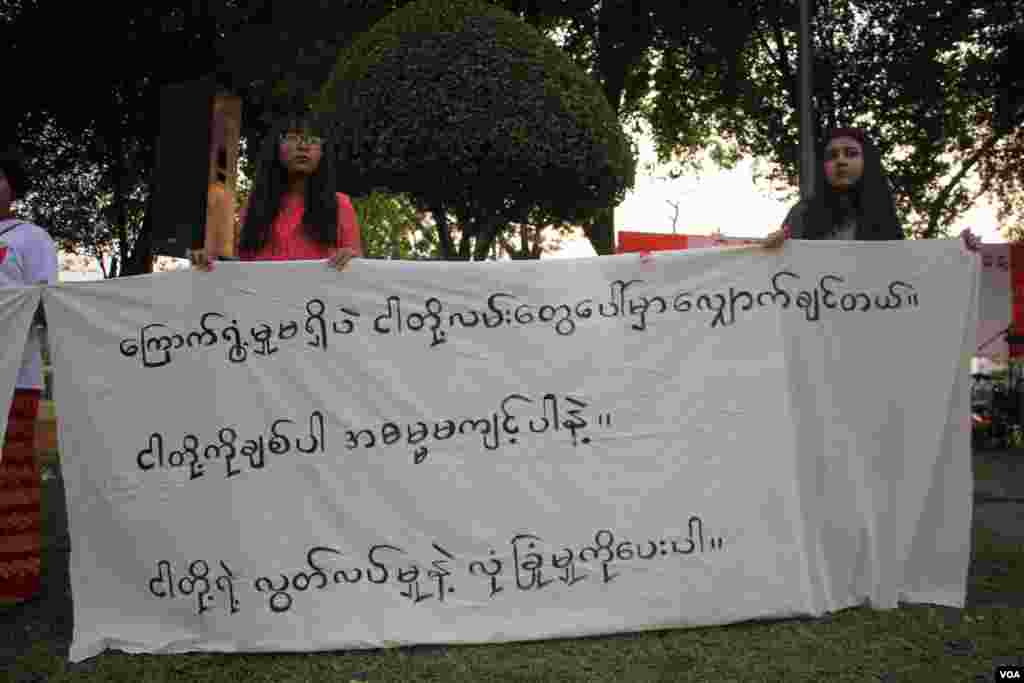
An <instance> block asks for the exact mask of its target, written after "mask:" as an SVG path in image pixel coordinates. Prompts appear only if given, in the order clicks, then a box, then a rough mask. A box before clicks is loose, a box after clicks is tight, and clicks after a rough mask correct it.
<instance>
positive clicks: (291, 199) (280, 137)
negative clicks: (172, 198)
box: [191, 116, 362, 270]
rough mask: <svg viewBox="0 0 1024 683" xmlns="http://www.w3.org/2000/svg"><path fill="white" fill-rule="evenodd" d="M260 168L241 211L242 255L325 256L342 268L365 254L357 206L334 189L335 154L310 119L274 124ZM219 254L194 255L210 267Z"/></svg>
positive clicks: (243, 257) (253, 258)
mask: <svg viewBox="0 0 1024 683" xmlns="http://www.w3.org/2000/svg"><path fill="white" fill-rule="evenodd" d="M325 152H326V153H325ZM257 169H258V170H257V173H256V178H255V179H254V182H253V188H252V193H251V194H250V196H249V201H248V203H247V205H246V207H245V208H244V209H243V210H242V216H241V225H242V228H241V231H240V234H239V236H238V241H237V246H238V255H239V258H240V259H241V260H242V261H299V260H318V259H327V260H328V263H329V265H331V266H332V267H334V268H336V269H337V270H343V269H344V268H345V267H346V266H347V265H348V262H349V261H350V260H351V259H352V258H353V257H354V256H362V247H361V245H360V239H359V225H358V223H357V220H356V212H355V209H354V208H353V207H352V202H351V200H350V199H349V198H348V196H346V195H344V194H342V193H340V192H336V191H335V187H337V185H336V178H335V173H334V155H333V153H332V151H331V150H330V149H329V148H328V145H327V143H326V141H325V140H324V139H323V138H322V137H321V136H320V135H319V133H318V132H317V130H316V127H315V125H314V124H313V123H312V122H311V121H310V120H308V119H307V118H305V117H301V116H295V117H292V118H290V119H287V120H285V121H283V122H282V123H281V124H279V125H278V126H276V127H275V129H274V130H273V131H272V132H271V134H270V135H269V136H267V140H266V141H265V142H264V144H263V148H262V150H261V153H260V158H259V163H258V166H257ZM219 256H225V254H218V253H214V250H211V251H210V252H209V253H207V252H204V251H202V250H200V251H194V252H192V254H191V259H192V263H193V265H194V266H195V267H196V268H197V269H199V270H212V269H213V261H215V260H216V258H217V257H219Z"/></svg>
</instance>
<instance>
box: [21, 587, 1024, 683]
mask: <svg viewBox="0 0 1024 683" xmlns="http://www.w3.org/2000/svg"><path fill="white" fill-rule="evenodd" d="M951 641H970V642H971V643H972V644H973V647H972V648H970V649H971V650H972V651H970V652H969V653H968V654H966V655H959V654H956V652H955V651H953V650H951V649H950V648H949V647H948V646H947V643H950V642H951ZM1022 650H1024V610H1005V609H1004V610H1000V609H976V610H966V611H965V613H964V618H963V620H962V621H961V623H959V624H953V623H950V622H949V620H947V618H946V616H945V613H944V611H943V610H942V609H940V608H935V607H923V606H920V607H919V606H915V607H904V608H901V609H898V610H892V611H885V612H877V611H872V610H868V609H854V610H847V611H845V612H841V613H839V614H837V615H834V616H833V618H832V619H829V620H824V621H820V622H811V621H806V622H799V621H787V622H776V623H749V624H738V625H734V626H725V627H717V628H699V629H689V630H674V631H658V632H647V633H643V634H635V635H627V636H624V637H603V638H589V639H576V640H559V641H545V642H534V643H512V644H503V645H482V646H458V647H451V648H448V649H447V651H442V652H441V653H439V654H425V655H415V654H410V653H409V652H407V651H404V650H385V651H380V652H377V653H351V654H343V653H320V654H310V655H302V654H273V655H266V654H264V655H235V654H223V655H221V654H218V655H208V654H196V655H125V654H120V653H108V654H103V655H100V656H99V657H97V658H96V659H95V660H94V662H92V663H90V664H88V665H87V666H86V667H85V668H86V669H87V671H81V670H76V669H77V667H74V666H69V665H68V664H66V663H65V661H64V660H63V659H62V658H59V657H57V656H55V655H54V653H53V651H52V646H50V645H48V644H47V643H36V644H35V645H34V646H33V648H32V651H31V652H29V653H26V654H25V656H23V657H22V658H21V660H20V661H19V662H18V670H19V671H21V672H25V673H28V672H32V673H35V674H40V675H42V676H45V679H44V680H48V681H53V682H59V681H126V680H139V681H147V682H149V681H154V682H155V681H197V682H199V681H211V682H212V681H218V682H219V681H246V683H255V682H257V681H267V682H270V681H273V682H274V683H290V682H293V681H294V682H296V683H298V682H299V681H303V682H305V681H342V682H344V681H348V680H352V679H353V678H354V677H355V676H356V675H357V674H365V676H366V677H365V680H367V681H396V682H397V681H488V682H489V681H494V682H497V681H502V682H519V681H522V682H524V683H525V682H526V681H559V682H561V681H580V682H581V683H582V682H584V681H585V682H588V683H589V682H592V681H609V682H611V681H616V682H620V681H631V682H632V681H665V682H669V681H672V682H676V681H680V682H682V681H694V682H697V681H714V682H715V683H719V682H724V681H744V682H748V681H807V682H808V683H810V682H811V681H814V682H815V683H817V682H818V681H823V680H829V681H850V682H853V681H856V682H858V683H862V682H863V681H878V680H879V679H880V677H881V676H882V674H885V673H889V674H892V675H894V676H895V680H899V681H971V680H973V679H974V676H977V675H985V676H991V672H992V667H993V662H994V661H995V660H996V659H997V658H999V657H1006V656H1013V655H1019V654H1020V653H1021V651H1022Z"/></svg>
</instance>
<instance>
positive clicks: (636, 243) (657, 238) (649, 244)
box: [616, 230, 760, 254]
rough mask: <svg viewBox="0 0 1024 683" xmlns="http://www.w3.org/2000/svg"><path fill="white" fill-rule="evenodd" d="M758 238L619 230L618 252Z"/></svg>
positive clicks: (736, 243)
mask: <svg viewBox="0 0 1024 683" xmlns="http://www.w3.org/2000/svg"><path fill="white" fill-rule="evenodd" d="M759 241H760V240H757V239H748V238H744V237H724V236H722V235H669V234H666V233H663V232H629V231H626V230H620V231H619V246H618V249H617V250H616V251H617V253H619V254H626V253H631V252H638V251H675V250H677V249H701V248H708V247H735V246H740V245H744V244H757V243H758V242H759Z"/></svg>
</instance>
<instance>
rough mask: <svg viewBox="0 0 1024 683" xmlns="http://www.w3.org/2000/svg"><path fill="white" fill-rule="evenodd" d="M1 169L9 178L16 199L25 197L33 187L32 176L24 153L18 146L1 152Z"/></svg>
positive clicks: (8, 181)
mask: <svg viewBox="0 0 1024 683" xmlns="http://www.w3.org/2000/svg"><path fill="white" fill-rule="evenodd" d="M0 171H3V174H4V176H5V177H6V178H7V183H8V184H9V185H10V186H11V191H12V192H13V193H14V199H15V200H18V199H24V197H25V193H26V192H28V191H29V188H31V187H32V176H31V175H30V174H29V172H28V169H26V168H25V155H24V153H22V151H21V150H20V149H18V148H16V147H8V148H6V149H4V150H3V151H2V152H0Z"/></svg>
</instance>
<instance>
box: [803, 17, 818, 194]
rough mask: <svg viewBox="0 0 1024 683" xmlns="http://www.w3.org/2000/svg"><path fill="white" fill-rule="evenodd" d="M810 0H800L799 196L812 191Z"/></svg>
mask: <svg viewBox="0 0 1024 683" xmlns="http://www.w3.org/2000/svg"><path fill="white" fill-rule="evenodd" d="M811 1H812V0H800V198H801V199H809V198H810V196H811V195H812V194H813V193H814V173H815V166H816V165H817V164H816V162H815V155H814V118H813V113H812V110H811V82H812V79H811Z"/></svg>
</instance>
